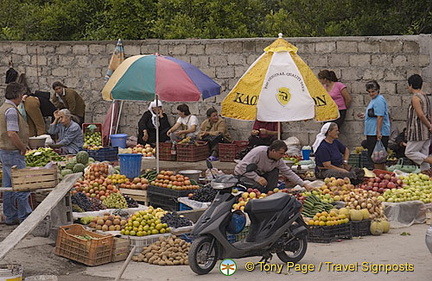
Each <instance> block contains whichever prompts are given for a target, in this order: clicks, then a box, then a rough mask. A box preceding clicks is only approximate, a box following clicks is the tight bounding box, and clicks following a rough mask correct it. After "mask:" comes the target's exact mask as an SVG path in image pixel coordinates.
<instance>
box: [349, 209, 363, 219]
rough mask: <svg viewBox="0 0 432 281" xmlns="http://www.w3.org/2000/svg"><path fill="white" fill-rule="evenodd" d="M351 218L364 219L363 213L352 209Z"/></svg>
mask: <svg viewBox="0 0 432 281" xmlns="http://www.w3.org/2000/svg"><path fill="white" fill-rule="evenodd" d="M350 219H351V220H352V221H361V220H363V214H362V212H360V211H358V210H350Z"/></svg>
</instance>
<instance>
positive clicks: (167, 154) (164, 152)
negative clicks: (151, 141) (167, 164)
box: [159, 142, 177, 161]
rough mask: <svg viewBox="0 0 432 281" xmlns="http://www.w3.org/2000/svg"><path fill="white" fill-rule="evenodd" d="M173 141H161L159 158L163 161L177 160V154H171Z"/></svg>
mask: <svg viewBox="0 0 432 281" xmlns="http://www.w3.org/2000/svg"><path fill="white" fill-rule="evenodd" d="M172 145H173V144H172V143H170V142H161V143H159V160H161V161H176V160H177V155H176V154H175V155H171V147H172ZM174 146H175V145H174Z"/></svg>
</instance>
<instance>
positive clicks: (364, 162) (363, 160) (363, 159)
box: [360, 150, 374, 170]
mask: <svg viewBox="0 0 432 281" xmlns="http://www.w3.org/2000/svg"><path fill="white" fill-rule="evenodd" d="M360 168H368V169H369V170H372V169H373V168H374V164H373V163H372V162H371V161H370V160H369V157H368V151H367V150H363V151H362V153H361V156H360Z"/></svg>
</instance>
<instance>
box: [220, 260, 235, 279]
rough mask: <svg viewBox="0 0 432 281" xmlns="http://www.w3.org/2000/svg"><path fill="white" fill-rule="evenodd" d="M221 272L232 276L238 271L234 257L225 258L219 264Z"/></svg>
mask: <svg viewBox="0 0 432 281" xmlns="http://www.w3.org/2000/svg"><path fill="white" fill-rule="evenodd" d="M219 270H220V272H221V273H222V274H223V275H225V276H231V275H233V274H234V273H235V272H236V271H237V264H236V263H235V261H233V260H232V259H224V260H223V261H221V263H220V264H219Z"/></svg>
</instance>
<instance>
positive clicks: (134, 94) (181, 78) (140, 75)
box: [102, 54, 220, 102]
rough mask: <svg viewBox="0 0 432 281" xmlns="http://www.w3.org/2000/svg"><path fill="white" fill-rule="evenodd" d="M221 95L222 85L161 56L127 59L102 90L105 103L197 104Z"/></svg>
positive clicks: (176, 61)
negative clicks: (132, 101)
mask: <svg viewBox="0 0 432 281" xmlns="http://www.w3.org/2000/svg"><path fill="white" fill-rule="evenodd" d="M219 94H220V85H219V84H217V83H216V82H214V81H213V80H212V79H211V78H210V77H208V76H207V75H205V74H204V73H202V72H201V71H200V70H199V69H198V68H196V67H195V66H193V65H191V64H190V63H187V62H185V61H182V60H179V59H176V58H173V57H169V56H162V55H158V54H156V55H137V56H133V57H130V58H128V59H126V60H125V61H124V62H123V63H122V64H120V65H119V67H118V68H117V69H116V71H115V72H114V73H113V75H112V76H111V78H110V79H109V80H108V82H107V84H106V85H105V87H104V88H103V90H102V97H103V98H104V99H105V100H112V99H120V100H145V101H151V100H154V99H155V98H156V95H157V96H158V98H159V99H161V100H164V101H172V102H177V101H181V102H188V101H198V100H200V99H201V98H203V99H206V98H209V97H212V96H215V95H219Z"/></svg>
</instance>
